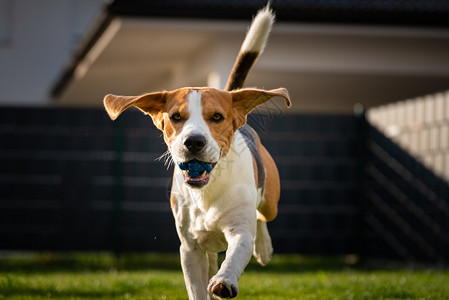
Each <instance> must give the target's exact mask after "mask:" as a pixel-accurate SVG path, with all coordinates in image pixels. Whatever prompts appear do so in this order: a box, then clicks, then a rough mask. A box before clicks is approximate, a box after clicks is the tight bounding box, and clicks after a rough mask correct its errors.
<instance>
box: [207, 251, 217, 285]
mask: <svg viewBox="0 0 449 300" xmlns="http://www.w3.org/2000/svg"><path fill="white" fill-rule="evenodd" d="M207 259H208V260H209V279H210V278H212V276H214V275H215V274H217V272H218V254H217V253H211V252H207Z"/></svg>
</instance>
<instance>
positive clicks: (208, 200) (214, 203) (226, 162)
mask: <svg viewBox="0 0 449 300" xmlns="http://www.w3.org/2000/svg"><path fill="white" fill-rule="evenodd" d="M231 148H232V150H231V151H230V153H229V155H228V156H227V157H226V158H225V159H223V160H222V161H220V162H219V164H218V165H217V167H216V169H215V170H214V172H215V173H214V174H215V176H216V177H214V178H212V179H211V182H210V184H209V185H208V186H207V187H205V188H203V189H201V190H198V189H191V188H188V187H187V186H186V185H185V184H184V183H183V177H182V174H181V172H180V171H176V170H175V175H174V184H173V189H172V193H174V196H175V198H176V202H175V203H174V207H173V213H174V216H175V219H176V223H177V229H178V231H179V236H180V238H181V239H182V240H183V241H182V242H187V243H189V244H194V246H195V247H199V248H203V249H204V250H206V251H209V252H221V251H224V250H226V248H227V246H228V244H227V241H226V239H225V235H224V233H223V228H224V227H226V226H231V224H236V227H238V226H239V224H240V223H241V222H242V221H244V219H246V218H247V217H248V216H251V215H252V214H255V213H256V205H257V190H256V187H255V180H254V176H253V172H254V170H253V164H252V157H251V153H250V151H249V149H248V148H247V147H246V145H245V142H244V140H243V139H242V136H241V135H240V134H238V133H237V134H236V136H235V139H234V142H233V146H232V147H231ZM244 216H246V217H244Z"/></svg>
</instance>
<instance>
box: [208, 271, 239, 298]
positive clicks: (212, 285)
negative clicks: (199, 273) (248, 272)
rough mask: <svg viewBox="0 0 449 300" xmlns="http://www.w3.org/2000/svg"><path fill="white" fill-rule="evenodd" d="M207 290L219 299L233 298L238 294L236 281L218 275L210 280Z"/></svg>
mask: <svg viewBox="0 0 449 300" xmlns="http://www.w3.org/2000/svg"><path fill="white" fill-rule="evenodd" d="M207 290H208V291H209V292H210V293H212V294H213V295H215V296H217V297H219V298H234V297H237V294H238V293H239V289H238V284H237V281H235V282H232V280H230V279H227V278H225V277H224V276H218V275H215V276H214V277H212V278H211V279H210V281H209V286H208V287H207Z"/></svg>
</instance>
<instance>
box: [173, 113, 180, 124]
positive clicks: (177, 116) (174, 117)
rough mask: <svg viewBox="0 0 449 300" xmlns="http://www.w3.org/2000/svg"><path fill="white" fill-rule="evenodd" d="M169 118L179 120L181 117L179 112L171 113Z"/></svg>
mask: <svg viewBox="0 0 449 300" xmlns="http://www.w3.org/2000/svg"><path fill="white" fill-rule="evenodd" d="M170 119H171V120H172V121H174V122H181V121H182V117H181V115H180V114H179V113H175V114H173V115H172V116H171V117H170Z"/></svg>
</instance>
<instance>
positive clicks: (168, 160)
mask: <svg viewBox="0 0 449 300" xmlns="http://www.w3.org/2000/svg"><path fill="white" fill-rule="evenodd" d="M156 160H158V161H161V160H164V166H166V167H167V170H168V169H169V168H170V166H171V165H172V164H173V165H174V161H173V158H172V156H171V153H170V150H167V151H165V152H164V153H163V154H162V155H161V156H159V157H158V158H156Z"/></svg>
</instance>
